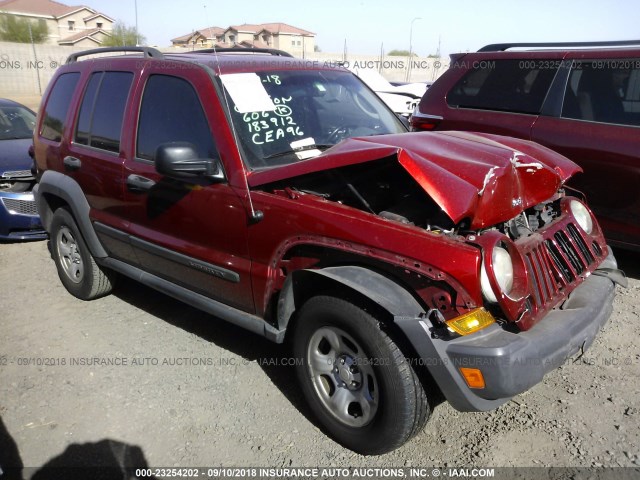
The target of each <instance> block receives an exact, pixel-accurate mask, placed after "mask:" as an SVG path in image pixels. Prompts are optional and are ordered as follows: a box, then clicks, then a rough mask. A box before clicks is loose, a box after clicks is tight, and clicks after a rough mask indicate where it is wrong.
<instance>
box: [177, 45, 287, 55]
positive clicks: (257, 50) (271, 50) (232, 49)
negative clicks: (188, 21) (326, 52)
mask: <svg viewBox="0 0 640 480" xmlns="http://www.w3.org/2000/svg"><path fill="white" fill-rule="evenodd" d="M184 53H268V54H269V55H275V56H276V57H291V58H293V55H291V54H290V53H289V52H285V51H284V50H278V49H276V48H253V47H251V48H245V47H230V48H229V47H227V48H204V49H202V50H193V51H191V52H184Z"/></svg>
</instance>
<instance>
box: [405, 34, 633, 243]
mask: <svg viewBox="0 0 640 480" xmlns="http://www.w3.org/2000/svg"><path fill="white" fill-rule="evenodd" d="M523 48H527V49H528V50H526V51H523V50H522V49H523ZM530 49H533V50H530ZM412 126H413V129H414V130H467V131H476V132H488V133H497V134H500V135H510V136H513V137H518V138H524V139H527V140H533V141H535V142H538V143H541V144H542V145H545V146H547V147H549V148H551V149H553V150H555V151H557V152H559V153H561V154H563V155H565V156H567V157H568V158H570V159H571V160H573V161H574V162H576V163H577V164H578V165H580V166H581V167H582V168H583V170H584V173H582V174H580V175H576V176H575V177H574V178H573V179H572V180H571V181H570V182H569V184H570V185H572V186H575V187H576V188H577V189H578V190H580V191H582V192H584V193H585V194H586V195H587V199H588V200H589V204H590V205H591V207H592V208H593V211H594V212H595V214H596V216H597V217H598V219H599V220H600V222H601V224H602V227H603V229H604V231H605V235H606V237H607V239H608V240H609V241H610V242H611V243H612V244H614V245H616V246H620V247H624V248H632V249H640V189H639V188H638V185H640V129H639V128H638V127H640V41H624V42H593V43H571V44H498V45H488V46H487V47H484V48H482V49H481V50H480V51H478V52H476V53H468V54H459V55H454V56H453V58H452V62H451V68H450V69H449V70H448V71H447V72H446V73H445V74H444V75H443V76H442V77H440V78H439V79H438V80H437V81H436V82H435V83H434V85H433V86H432V87H431V88H429V90H428V91H427V93H426V94H425V95H424V97H423V99H422V101H421V102H420V105H419V107H418V109H417V110H416V112H415V113H414V115H413V120H412Z"/></svg>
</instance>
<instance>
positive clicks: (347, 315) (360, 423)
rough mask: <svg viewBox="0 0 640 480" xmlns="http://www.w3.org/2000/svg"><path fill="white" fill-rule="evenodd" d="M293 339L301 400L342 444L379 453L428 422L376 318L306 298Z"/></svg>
mask: <svg viewBox="0 0 640 480" xmlns="http://www.w3.org/2000/svg"><path fill="white" fill-rule="evenodd" d="M293 342H294V343H293V351H294V354H295V356H296V358H298V359H300V360H301V361H298V362H297V367H296V368H297V375H298V380H299V381H300V384H301V387H302V390H303V392H304V395H305V397H306V399H307V401H308V403H309V405H310V407H311V409H312V411H313V413H314V414H315V415H316V417H317V418H318V420H319V422H320V423H321V424H322V426H323V427H324V428H325V429H326V430H327V432H328V433H329V434H330V435H331V436H332V437H333V438H334V439H336V440H337V441H338V442H340V443H341V444H342V445H344V446H346V447H348V448H350V449H351V450H354V451H356V452H359V453H362V454H381V453H385V452H388V451H390V450H393V449H395V448H397V447H399V446H401V445H402V444H403V443H405V442H406V441H407V440H409V439H410V438H411V437H412V436H413V435H415V434H416V433H417V432H418V431H419V430H421V429H422V427H423V426H424V424H425V423H426V421H427V419H428V417H429V414H430V408H429V404H428V402H427V397H426V394H425V392H424V389H423V388H422V384H421V383H420V381H419V379H418V377H417V375H416V373H415V372H414V371H413V369H412V368H411V365H409V363H408V362H407V360H406V358H405V357H404V355H403V354H402V352H401V351H400V349H399V348H398V347H397V346H396V344H395V343H394V342H393V340H392V339H391V338H390V337H389V336H388V335H387V334H386V333H385V332H383V331H382V330H381V329H380V326H379V322H378V320H377V319H376V318H375V317H373V316H372V315H370V314H369V313H367V312H366V311H364V310H363V309H361V308H360V307H358V306H356V305H354V304H352V303H350V302H347V301H345V300H342V299H339V298H335V297H329V296H317V297H313V298H311V299H310V300H308V301H307V302H306V303H305V304H304V306H303V307H302V309H301V311H300V315H299V318H298V321H297V323H296V325H295V326H294V331H293Z"/></svg>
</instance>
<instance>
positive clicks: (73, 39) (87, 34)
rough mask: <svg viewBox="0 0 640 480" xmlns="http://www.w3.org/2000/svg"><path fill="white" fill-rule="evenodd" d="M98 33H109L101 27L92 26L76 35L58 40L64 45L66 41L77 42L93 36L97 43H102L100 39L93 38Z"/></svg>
mask: <svg viewBox="0 0 640 480" xmlns="http://www.w3.org/2000/svg"><path fill="white" fill-rule="evenodd" d="M96 33H104V34H105V35H109V34H108V33H107V32H105V31H104V30H102V29H100V28H92V29H91V30H82V31H80V32H78V33H76V34H74V35H71V36H69V37H65V38H63V39H62V40H58V43H59V44H61V45H63V44H65V43H71V44H74V43H77V42H79V41H80V40H82V39H83V38H91V40H93V41H95V42H96V43H102V42H101V41H100V40H98V39H96V38H93V35H95V34H96Z"/></svg>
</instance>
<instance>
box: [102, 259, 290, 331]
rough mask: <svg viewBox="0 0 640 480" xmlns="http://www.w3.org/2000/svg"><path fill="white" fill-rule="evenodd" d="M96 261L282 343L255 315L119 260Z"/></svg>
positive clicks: (271, 328)
mask: <svg viewBox="0 0 640 480" xmlns="http://www.w3.org/2000/svg"><path fill="white" fill-rule="evenodd" d="M96 261H97V262H99V263H100V264H101V265H104V266H105V267H107V268H110V269H112V270H115V271H116V272H118V273H121V274H122V275H125V276H127V277H129V278H132V279H134V280H136V281H138V282H140V283H142V284H144V285H146V286H148V287H151V288H153V289H154V290H158V291H159V292H162V293H164V294H166V295H169V296H170V297H173V298H175V299H176V300H180V301H182V302H184V303H186V304H188V305H191V306H193V307H195V308H197V309H199V310H202V311H204V312H207V313H209V314H211V315H213V316H215V317H218V318H220V319H222V320H225V321H227V322H229V323H232V324H234V325H237V326H239V327H241V328H244V329H245V330H249V331H250V332H253V333H257V334H258V335H262V336H263V337H265V338H267V339H269V340H271V341H272V342H275V343H282V342H283V341H284V333H285V331H284V330H278V329H276V328H275V327H273V326H272V325H269V324H268V323H267V322H265V321H264V320H263V319H262V318H260V317H258V316H256V315H252V314H250V313H246V312H243V311H241V310H238V309H236V308H233V307H230V306H229V305H225V304H224V303H220V302H217V301H216V300H212V299H211V298H208V297H205V296H204V295H201V294H199V293H195V292H192V291H191V290H188V289H186V288H184V287H181V286H180V285H176V284H175V283H172V282H170V281H168V280H165V279H163V278H160V277H158V276H156V275H153V274H151V273H148V272H145V271H144V270H141V269H139V268H137V267H133V266H131V265H129V264H127V263H124V262H121V261H120V260H116V259H114V258H101V259H96Z"/></svg>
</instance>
